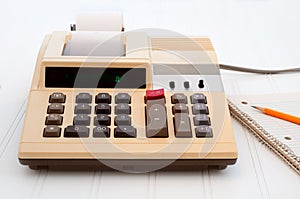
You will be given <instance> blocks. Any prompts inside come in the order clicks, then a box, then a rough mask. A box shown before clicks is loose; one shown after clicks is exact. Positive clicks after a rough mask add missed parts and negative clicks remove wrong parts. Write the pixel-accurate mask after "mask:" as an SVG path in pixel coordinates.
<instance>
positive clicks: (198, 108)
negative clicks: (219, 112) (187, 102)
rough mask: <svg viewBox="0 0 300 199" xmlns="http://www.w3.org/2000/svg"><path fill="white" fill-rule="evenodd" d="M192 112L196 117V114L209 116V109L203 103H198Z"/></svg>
mask: <svg viewBox="0 0 300 199" xmlns="http://www.w3.org/2000/svg"><path fill="white" fill-rule="evenodd" d="M192 112H193V114H194V115H196V114H199V113H200V114H208V107H207V106H206V105H205V104H202V103H196V104H194V105H193V107H192Z"/></svg>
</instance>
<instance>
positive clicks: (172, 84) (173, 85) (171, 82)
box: [169, 81, 175, 89]
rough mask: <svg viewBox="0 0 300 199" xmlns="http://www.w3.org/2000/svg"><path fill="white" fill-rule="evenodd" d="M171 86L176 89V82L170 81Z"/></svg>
mask: <svg viewBox="0 0 300 199" xmlns="http://www.w3.org/2000/svg"><path fill="white" fill-rule="evenodd" d="M169 86H170V88H171V89H174V88H175V82H174V81H170V82H169Z"/></svg>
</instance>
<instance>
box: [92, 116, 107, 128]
mask: <svg viewBox="0 0 300 199" xmlns="http://www.w3.org/2000/svg"><path fill="white" fill-rule="evenodd" d="M97 125H105V126H109V125H110V117H109V116H108V115H105V114H99V115H97V116H96V117H95V119H94V126H97Z"/></svg>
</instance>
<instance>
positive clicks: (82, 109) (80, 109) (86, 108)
mask: <svg viewBox="0 0 300 199" xmlns="http://www.w3.org/2000/svg"><path fill="white" fill-rule="evenodd" d="M91 109H92V108H91V106H90V105H89V104H77V105H76V106H75V110H74V113H75V114H90V113H91Z"/></svg>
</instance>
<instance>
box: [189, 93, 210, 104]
mask: <svg viewBox="0 0 300 199" xmlns="http://www.w3.org/2000/svg"><path fill="white" fill-rule="evenodd" d="M191 102H192V104H196V103H204V104H206V103H207V101H206V96H205V95H204V94H202V93H195V94H193V95H192V96H191Z"/></svg>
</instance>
